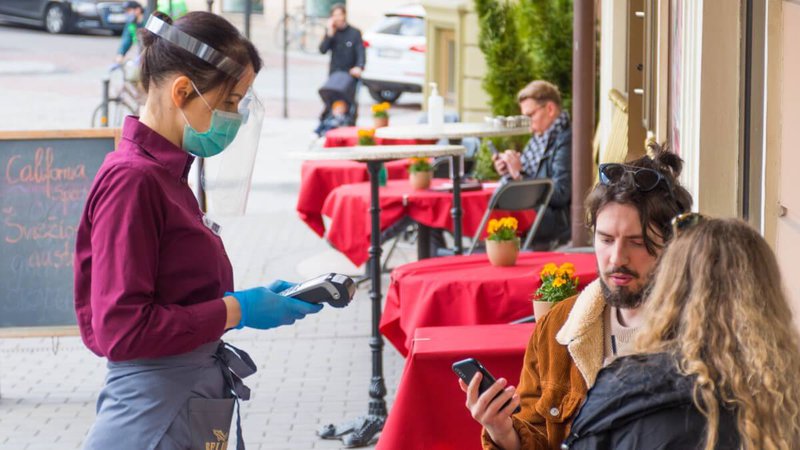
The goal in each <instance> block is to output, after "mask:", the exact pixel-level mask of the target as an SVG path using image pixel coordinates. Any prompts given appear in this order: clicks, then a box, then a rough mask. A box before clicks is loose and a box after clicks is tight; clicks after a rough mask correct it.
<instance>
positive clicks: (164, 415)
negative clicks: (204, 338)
mask: <svg viewBox="0 0 800 450" xmlns="http://www.w3.org/2000/svg"><path fill="white" fill-rule="evenodd" d="M255 371H256V365H255V363H253V360H252V359H250V356H249V355H248V354H247V353H245V352H243V351H241V350H239V349H237V348H236V347H233V346H232V345H229V344H226V343H224V342H222V341H215V342H210V343H208V344H204V345H202V346H200V347H198V348H197V349H195V350H194V351H191V352H189V353H184V354H181V355H176V356H169V357H165V358H157V359H138V360H133V361H125V362H111V361H109V363H108V375H107V377H106V385H105V387H104V388H103V390H102V391H101V392H100V396H99V398H98V399H97V418H96V420H95V423H94V425H93V426H92V429H91V430H90V431H89V435H88V436H87V438H86V443H85V444H84V450H107V449H112V448H113V449H120V450H122V449H132V450H133V449H135V450H143V449H144V450H187V449H201V450H206V449H212V450H224V449H225V448H226V447H227V445H228V438H229V434H230V425H231V419H232V418H233V409H234V406H237V412H236V414H237V418H236V431H237V437H238V439H237V441H238V446H237V450H243V449H244V442H243V440H242V429H241V418H240V415H239V411H238V405H239V400H240V399H241V400H249V399H250V389H249V388H248V387H247V386H245V385H244V383H242V378H245V377H247V376H249V375H251V374H253V373H254V372H255Z"/></svg>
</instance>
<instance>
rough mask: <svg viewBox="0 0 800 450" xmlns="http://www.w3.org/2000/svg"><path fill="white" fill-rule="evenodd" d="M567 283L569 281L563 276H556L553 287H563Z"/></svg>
mask: <svg viewBox="0 0 800 450" xmlns="http://www.w3.org/2000/svg"><path fill="white" fill-rule="evenodd" d="M565 284H567V282H566V281H564V279H563V278H561V277H556V278H554V279H553V287H554V288H557V287H561V286H563V285H565Z"/></svg>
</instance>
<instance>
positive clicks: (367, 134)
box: [358, 128, 375, 145]
mask: <svg viewBox="0 0 800 450" xmlns="http://www.w3.org/2000/svg"><path fill="white" fill-rule="evenodd" d="M358 145H375V129H374V128H368V129H360V130H358Z"/></svg>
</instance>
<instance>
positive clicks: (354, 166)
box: [295, 159, 411, 237]
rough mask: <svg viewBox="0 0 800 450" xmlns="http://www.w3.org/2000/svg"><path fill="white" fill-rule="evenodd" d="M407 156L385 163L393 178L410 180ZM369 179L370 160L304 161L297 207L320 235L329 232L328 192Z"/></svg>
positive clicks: (322, 235)
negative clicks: (324, 209) (324, 215)
mask: <svg viewBox="0 0 800 450" xmlns="http://www.w3.org/2000/svg"><path fill="white" fill-rule="evenodd" d="M409 164H411V162H410V161H409V160H407V159H401V160H397V161H388V162H387V163H386V164H385V167H386V174H387V178H388V179H389V180H400V179H404V180H408V166H409ZM367 181H369V174H368V173H367V166H366V164H364V163H362V162H358V161H303V165H302V166H301V168H300V192H299V193H298V195H297V205H296V206H295V210H296V211H297V215H298V216H300V220H302V221H303V222H305V223H306V225H308V227H309V228H311V229H312V230H313V231H314V232H315V233H317V235H318V236H319V237H324V236H325V223H324V222H323V221H322V206H323V205H324V204H325V200H326V199H327V198H328V195H329V194H330V193H331V192H332V191H333V190H334V189H336V188H338V187H339V186H342V185H346V184H352V183H362V182H367Z"/></svg>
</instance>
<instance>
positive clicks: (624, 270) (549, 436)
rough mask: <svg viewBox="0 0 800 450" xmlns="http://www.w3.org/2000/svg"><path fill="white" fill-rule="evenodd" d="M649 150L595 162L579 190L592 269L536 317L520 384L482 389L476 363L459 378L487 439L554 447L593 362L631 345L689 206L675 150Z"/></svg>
mask: <svg viewBox="0 0 800 450" xmlns="http://www.w3.org/2000/svg"><path fill="white" fill-rule="evenodd" d="M653 155H654V156H653V157H652V158H651V157H649V156H644V157H642V158H640V159H637V160H635V161H631V162H630V163H628V164H608V165H603V166H601V169H600V183H599V184H597V185H596V186H595V187H594V189H593V190H592V192H591V193H590V194H589V196H588V198H587V199H586V209H587V213H588V214H587V215H588V222H589V223H588V224H589V226H590V228H591V229H592V231H593V233H594V248H595V252H596V257H597V267H598V275H599V277H598V279H597V280H595V281H593V282H592V283H590V284H589V285H588V286H586V288H585V289H584V290H583V292H581V293H580V294H579V295H577V296H575V297H572V298H568V299H566V300H564V301H562V302H559V303H558V304H557V305H555V306H554V307H553V309H552V310H550V312H549V313H547V315H546V316H544V317H540V318H537V326H536V329H535V331H534V332H533V335H532V336H531V339H530V342H529V343H528V348H527V351H526V352H525V359H524V361H523V365H522V373H521V375H520V382H519V388H518V389H516V391H515V389H514V388H513V387H509V386H507V382H506V380H505V379H502V378H501V379H498V380H497V382H496V383H495V384H494V385H493V386H492V387H491V388H489V389H487V390H486V392H484V393H483V394H481V395H479V394H478V386H479V385H480V373H479V374H478V375H476V377H475V378H474V379H473V380H472V382H470V384H469V386H467V385H465V384H464V382H463V381H460V380H459V383H460V385H461V388H462V390H464V391H465V392H466V393H467V407H468V408H469V409H470V412H471V413H472V416H473V417H474V418H475V420H477V421H478V422H480V423H481V425H483V427H484V434H483V446H484V448H486V449H504V450H517V449H560V448H561V443H562V442H563V441H564V439H565V438H566V437H567V435H568V433H569V430H570V424H571V423H572V420H573V419H574V418H575V415H576V414H577V412H578V409H579V407H580V405H581V403H582V402H583V400H584V399H585V398H586V392H587V390H588V388H590V387H591V386H592V385H593V384H594V382H595V379H596V377H597V373H598V372H599V371H600V369H601V368H602V367H603V366H605V365H608V364H609V363H611V362H612V361H613V360H614V359H615V358H617V357H619V356H623V355H627V354H630V353H632V352H633V350H634V347H633V344H634V338H635V335H636V333H637V330H638V329H639V326H640V324H641V321H642V315H641V309H642V298H643V293H644V292H645V290H646V287H647V286H648V283H649V280H650V275H651V273H652V272H653V270H654V269H655V267H656V262H657V261H658V257H659V255H660V254H661V252H662V250H663V248H664V247H665V245H666V243H667V242H669V240H670V238H671V237H672V226H671V223H670V222H671V220H672V218H673V217H675V216H676V215H678V214H681V213H684V212H687V211H689V210H690V209H691V206H692V198H691V195H690V194H689V192H688V191H686V189H684V188H683V187H681V186H680V185H679V184H678V180H677V177H678V175H679V174H680V171H681V165H682V163H681V160H680V158H678V156H676V155H674V154H672V153H669V152H666V151H664V150H662V149H661V148H659V147H657V146H654V148H653ZM497 394H500V395H497ZM495 396H497V397H495ZM508 400H511V401H510V402H509V404H508V406H506V407H503V405H504V403H505V402H506V401H508ZM517 405H519V406H520V407H521V410H520V412H518V413H516V414H513V415H512V411H514V409H515V408H516V407H517Z"/></svg>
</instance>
